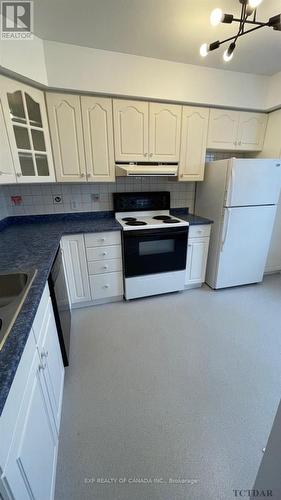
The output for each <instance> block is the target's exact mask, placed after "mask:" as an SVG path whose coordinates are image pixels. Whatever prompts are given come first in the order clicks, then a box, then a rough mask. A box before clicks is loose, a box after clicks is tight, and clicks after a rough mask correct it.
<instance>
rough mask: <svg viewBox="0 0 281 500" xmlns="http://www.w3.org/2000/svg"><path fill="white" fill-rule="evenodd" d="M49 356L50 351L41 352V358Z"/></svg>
mask: <svg viewBox="0 0 281 500" xmlns="http://www.w3.org/2000/svg"><path fill="white" fill-rule="evenodd" d="M48 356H49V352H48V351H45V350H43V351H42V352H41V358H42V359H43V358H47V357H48Z"/></svg>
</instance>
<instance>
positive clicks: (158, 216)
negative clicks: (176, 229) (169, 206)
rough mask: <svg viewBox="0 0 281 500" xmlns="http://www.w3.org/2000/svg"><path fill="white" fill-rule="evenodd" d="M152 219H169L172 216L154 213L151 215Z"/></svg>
mask: <svg viewBox="0 0 281 500" xmlns="http://www.w3.org/2000/svg"><path fill="white" fill-rule="evenodd" d="M152 218H153V219H155V220H163V221H165V220H169V219H171V218H172V217H170V215H155V216H154V217H152Z"/></svg>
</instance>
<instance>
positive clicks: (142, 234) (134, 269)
mask: <svg viewBox="0 0 281 500" xmlns="http://www.w3.org/2000/svg"><path fill="white" fill-rule="evenodd" d="M187 235H188V226H186V227H181V228H170V229H169V230H167V229H157V230H156V229H145V230H139V229H138V230H136V231H123V251H124V273H125V278H129V277H133V276H142V275H146V274H157V273H166V272H171V271H181V270H183V269H185V267H186V251H187Z"/></svg>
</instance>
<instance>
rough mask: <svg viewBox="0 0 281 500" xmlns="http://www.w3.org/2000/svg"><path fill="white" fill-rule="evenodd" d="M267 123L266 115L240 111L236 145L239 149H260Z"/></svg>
mask: <svg viewBox="0 0 281 500" xmlns="http://www.w3.org/2000/svg"><path fill="white" fill-rule="evenodd" d="M266 124H267V115H266V114H262V113H244V112H243V113H240V118H239V129H238V137H237V139H238V140H237V142H238V144H237V146H238V148H239V149H240V150H245V151H261V150H262V148H263V143H264V136H265V130H266Z"/></svg>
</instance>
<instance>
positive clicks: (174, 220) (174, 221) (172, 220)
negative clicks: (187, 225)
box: [163, 218, 180, 224]
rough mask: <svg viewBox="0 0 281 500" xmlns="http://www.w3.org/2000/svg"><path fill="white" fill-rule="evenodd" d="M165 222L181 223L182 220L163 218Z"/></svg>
mask: <svg viewBox="0 0 281 500" xmlns="http://www.w3.org/2000/svg"><path fill="white" fill-rule="evenodd" d="M163 222H164V224H179V223H180V220H178V219H171V218H170V219H165V220H163Z"/></svg>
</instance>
